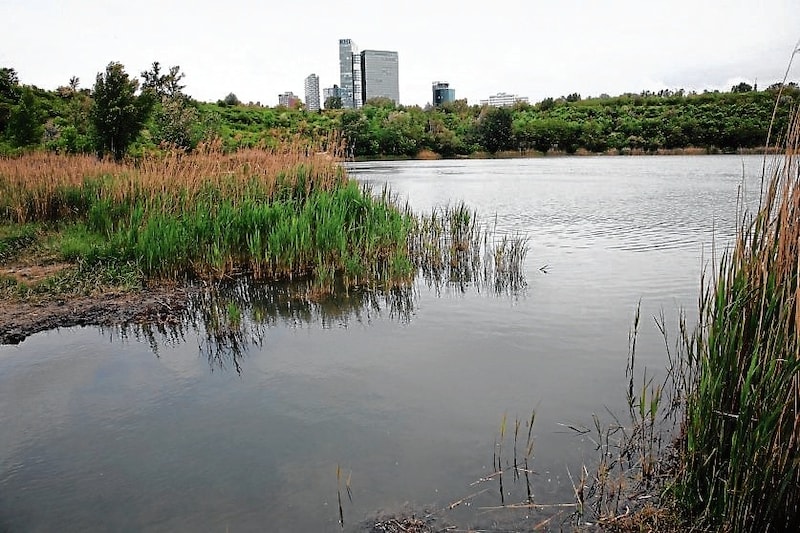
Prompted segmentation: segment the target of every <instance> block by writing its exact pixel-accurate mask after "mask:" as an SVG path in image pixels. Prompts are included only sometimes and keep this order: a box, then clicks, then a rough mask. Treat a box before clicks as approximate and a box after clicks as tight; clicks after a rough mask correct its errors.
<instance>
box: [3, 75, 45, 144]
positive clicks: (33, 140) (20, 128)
mask: <svg viewBox="0 0 800 533" xmlns="http://www.w3.org/2000/svg"><path fill="white" fill-rule="evenodd" d="M43 131H44V128H43V127H42V114H41V112H40V110H39V107H38V105H37V103H36V97H35V96H34V94H33V91H32V90H31V89H30V87H25V88H24V89H23V90H22V97H21V98H20V100H19V104H18V105H16V106H14V108H13V109H12V110H11V116H10V118H9V121H8V132H9V137H11V141H12V143H13V144H14V146H17V147H23V146H31V145H33V144H38V143H39V142H40V141H41V140H42V133H43Z"/></svg>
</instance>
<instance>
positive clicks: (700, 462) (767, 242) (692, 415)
mask: <svg viewBox="0 0 800 533" xmlns="http://www.w3.org/2000/svg"><path fill="white" fill-rule="evenodd" d="M798 149H800V117H797V116H796V117H795V119H794V124H793V127H792V129H791V131H790V132H789V135H788V142H787V149H786V156H785V158H783V159H781V160H780V165H779V167H778V168H776V169H775V171H774V174H773V176H772V179H771V180H769V179H768V187H767V191H765V196H764V198H763V200H762V203H761V208H760V209H759V211H758V212H757V213H754V216H753V219H752V221H751V222H749V223H746V222H745V221H743V222H742V227H741V230H740V232H739V235H738V238H737V241H736V245H735V247H734V248H733V249H732V250H730V251H728V252H727V253H725V255H724V256H723V258H722V261H721V263H720V265H719V269H718V270H717V272H716V275H715V276H714V279H713V280H712V282H711V284H710V285H709V286H708V291H707V292H706V294H705V295H704V297H703V298H702V299H701V302H700V313H701V317H702V327H700V328H698V330H697V332H696V335H695V337H694V338H692V339H691V342H690V343H689V345H688V348H689V351H688V355H689V363H690V367H691V370H692V371H691V372H690V376H691V379H690V380H689V387H688V392H689V394H688V401H687V406H686V414H685V421H684V431H685V434H684V435H683V438H682V440H681V446H680V451H681V469H680V473H679V475H678V477H677V480H676V483H675V491H676V495H677V497H678V502H679V504H680V505H681V506H682V507H683V508H684V510H685V511H686V512H687V513H688V514H689V516H693V517H696V518H697V519H699V523H701V524H704V525H708V526H710V527H714V528H717V529H720V530H723V531H742V532H745V531H797V530H798V529H799V528H800V462H798V457H800V411H799V410H800V337H798V325H799V324H800V314H798V310H799V309H798V306H800V300H799V299H798V297H800V291H799V290H798V287H800V285H798V283H799V282H800V278H798V274H800V272H798V265H800V225H799V224H798V218H800V173H798V160H797V154H798Z"/></svg>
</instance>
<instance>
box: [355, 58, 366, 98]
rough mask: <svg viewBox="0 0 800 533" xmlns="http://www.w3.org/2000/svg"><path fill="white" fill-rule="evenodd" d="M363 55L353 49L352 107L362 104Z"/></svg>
mask: <svg viewBox="0 0 800 533" xmlns="http://www.w3.org/2000/svg"><path fill="white" fill-rule="evenodd" d="M362 57H363V55H361V54H357V53H355V50H354V51H353V107H354V108H355V109H359V108H361V107H362V106H363V105H364V102H366V99H365V98H364V71H363V68H364V67H363V60H362Z"/></svg>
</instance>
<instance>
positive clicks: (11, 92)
mask: <svg viewBox="0 0 800 533" xmlns="http://www.w3.org/2000/svg"><path fill="white" fill-rule="evenodd" d="M18 101H19V78H18V77H17V72H16V71H15V70H14V69H13V68H6V67H3V68H0V134H2V133H3V132H5V131H6V128H7V127H8V120H9V119H10V118H11V110H12V108H13V107H14V105H15V104H16V103H17V102H18Z"/></svg>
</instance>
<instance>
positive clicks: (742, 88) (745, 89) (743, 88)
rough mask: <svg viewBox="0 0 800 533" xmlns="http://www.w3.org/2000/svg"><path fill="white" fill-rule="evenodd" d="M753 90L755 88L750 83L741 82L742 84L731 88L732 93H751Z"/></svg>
mask: <svg viewBox="0 0 800 533" xmlns="http://www.w3.org/2000/svg"><path fill="white" fill-rule="evenodd" d="M752 90H753V86H752V85H750V84H749V83H745V82H741V83H739V84H737V85H734V86H733V87H731V92H732V93H749V92H750V91H752Z"/></svg>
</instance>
